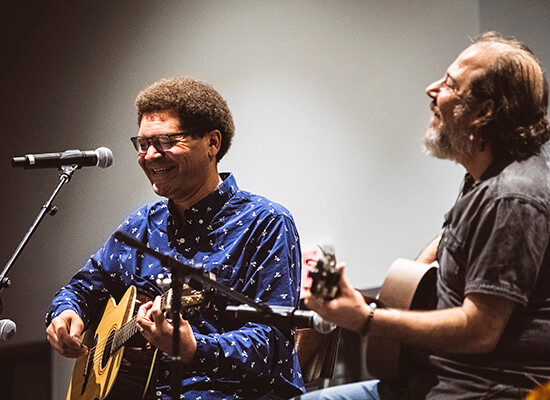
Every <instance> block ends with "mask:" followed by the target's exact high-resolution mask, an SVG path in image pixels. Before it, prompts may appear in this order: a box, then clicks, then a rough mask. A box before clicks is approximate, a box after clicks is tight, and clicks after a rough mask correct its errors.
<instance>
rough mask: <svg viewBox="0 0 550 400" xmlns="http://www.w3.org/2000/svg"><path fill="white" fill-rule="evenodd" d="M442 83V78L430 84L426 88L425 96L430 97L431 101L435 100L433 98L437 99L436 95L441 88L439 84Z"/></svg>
mask: <svg viewBox="0 0 550 400" xmlns="http://www.w3.org/2000/svg"><path fill="white" fill-rule="evenodd" d="M442 82H443V78H442V79H439V80H437V81H435V82H433V83H432V84H430V85H429V86H428V87H427V88H426V94H427V95H428V96H429V97H431V98H432V99H434V100H435V98H436V97H437V94H438V93H439V89H440V88H441V83H442Z"/></svg>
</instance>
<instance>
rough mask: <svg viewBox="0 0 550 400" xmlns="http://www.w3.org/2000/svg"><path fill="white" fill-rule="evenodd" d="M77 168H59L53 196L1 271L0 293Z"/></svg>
mask: <svg viewBox="0 0 550 400" xmlns="http://www.w3.org/2000/svg"><path fill="white" fill-rule="evenodd" d="M78 168H79V166H78V165H76V164H75V165H64V166H62V167H60V169H61V171H62V172H61V173H60V174H59V180H60V182H59V184H58V185H57V187H56V188H55V190H54V191H53V194H52V195H51V197H50V198H49V199H48V201H46V203H44V205H43V206H42V208H41V209H40V212H39V213H38V216H37V217H36V219H35V220H34V222H33V224H32V225H31V227H30V228H29V230H28V231H27V233H26V234H25V236H24V237H23V240H21V242H20V243H19V246H17V249H15V252H14V253H13V255H12V256H11V258H10V259H9V261H8V263H7V264H6V266H5V267H4V269H3V270H2V273H0V293H1V292H2V290H4V289H5V288H8V287H10V286H11V281H10V280H9V278H8V277H7V276H6V275H7V273H8V271H9V270H10V269H11V267H12V266H13V264H14V263H15V261H16V260H17V258H19V256H20V255H21V252H22V251H23V249H24V248H25V246H26V245H27V243H28V242H29V240H30V238H31V236H32V235H33V233H34V232H35V231H36V228H38V225H39V224H40V222H41V221H42V219H44V216H45V215H46V214H50V215H52V216H53V215H55V213H56V212H57V207H55V206H52V202H53V199H55V197H56V196H57V194H58V193H59V191H60V190H61V188H62V187H63V185H64V184H66V183H67V182H69V181H70V180H71V177H72V176H73V173H74V171H76V169H78ZM2 309H3V307H2V301H1V300H0V314H1V313H2Z"/></svg>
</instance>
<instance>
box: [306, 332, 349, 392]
mask: <svg viewBox="0 0 550 400" xmlns="http://www.w3.org/2000/svg"><path fill="white" fill-rule="evenodd" d="M340 333H341V328H339V327H338V328H336V329H334V330H333V331H332V332H330V333H327V334H323V333H319V332H317V331H316V330H315V329H310V328H302V329H297V330H296V353H297V354H298V361H299V363H300V368H301V369H302V376H303V379H304V383H305V385H306V389H308V390H310V389H313V388H325V387H327V386H328V385H329V382H330V379H331V378H332V376H333V374H334V365H335V363H336V355H337V353H338V344H339V342H340ZM315 384H317V387H315Z"/></svg>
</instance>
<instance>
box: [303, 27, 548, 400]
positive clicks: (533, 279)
mask: <svg viewBox="0 0 550 400" xmlns="http://www.w3.org/2000/svg"><path fill="white" fill-rule="evenodd" d="M426 93H427V94H428V96H429V97H430V99H431V109H432V111H433V117H432V120H431V123H430V126H429V128H428V130H427V132H426V134H425V137H424V142H425V146H426V149H427V151H428V152H429V153H430V154H432V155H433V156H435V157H439V158H444V159H449V160H453V161H456V162H458V163H459V164H461V165H462V166H463V167H464V168H465V169H466V172H467V173H466V176H465V179H464V182H463V184H462V188H461V190H460V193H459V196H458V199H457V201H456V203H455V205H454V206H453V208H452V209H451V210H450V211H449V212H448V213H447V214H446V215H445V221H444V228H443V232H442V235H441V236H440V238H438V239H436V240H435V241H434V242H433V243H432V245H431V246H429V247H428V249H427V250H426V251H425V252H423V253H422V255H421V256H420V257H419V260H418V261H422V262H426V263H431V262H433V261H437V262H438V264H439V268H438V279H437V287H436V298H437V304H436V309H435V310H430V311H407V310H396V309H383V308H376V309H375V308H373V307H371V306H370V305H368V304H367V303H366V302H365V300H364V299H363V297H362V296H361V295H360V294H359V292H357V291H356V290H354V289H353V288H352V287H351V286H350V285H349V284H348V283H347V282H346V280H345V279H342V281H341V286H340V295H339V297H337V298H336V299H334V300H331V301H328V302H320V301H318V300H316V298H314V297H308V298H307V299H306V304H308V306H309V307H310V308H312V309H314V310H316V311H317V312H319V314H321V315H322V316H323V317H324V318H325V319H327V320H330V321H332V322H334V323H337V324H338V325H340V326H343V327H345V328H348V329H351V330H354V331H357V332H361V333H363V334H368V335H369V336H383V337H385V338H387V339H389V340H394V341H397V342H401V343H406V344H409V345H412V346H414V347H417V348H421V349H424V350H427V351H428V352H429V353H430V356H429V362H428V363H427V365H418V366H417V368H416V369H415V371H414V372H415V373H414V374H413V376H412V378H411V379H410V380H409V381H408V382H405V383H404V384H403V385H402V386H395V385H388V384H387V383H385V382H379V381H376V380H371V381H366V382H359V383H354V384H350V385H346V386H341V387H335V388H329V389H326V390H321V391H318V392H313V393H309V394H306V395H305V396H303V398H304V399H308V400H311V399H403V398H406V399H432V400H434V399H438V400H443V399H445V400H449V399H451V400H453V399H461V400H463V399H464V400H465V399H521V398H524V397H525V396H526V395H527V393H528V391H529V389H531V388H535V387H537V383H542V382H545V381H546V380H547V379H548V378H549V377H550V341H549V340H548V332H550V241H549V239H550V156H549V152H548V148H547V146H543V144H544V143H546V142H547V141H548V138H549V129H548V126H549V124H548V119H547V112H548V82H547V80H546V78H545V76H544V74H543V71H542V68H541V66H540V64H539V62H538V61H537V59H536V58H535V56H534V55H533V53H532V52H531V51H530V50H529V49H528V48H527V46H525V45H524V44H522V43H520V42H518V41H516V40H514V39H512V38H506V37H503V36H502V35H500V34H497V33H495V32H489V33H485V34H483V35H481V36H480V37H478V38H477V39H476V40H475V41H474V43H473V44H472V45H471V46H469V47H468V48H467V49H466V50H464V51H463V52H462V53H461V54H460V55H459V56H458V58H457V59H456V60H455V61H454V62H453V63H452V64H451V66H450V67H449V68H448V69H447V72H446V73H445V74H444V77H443V78H442V79H440V80H438V81H436V82H434V83H432V84H431V85H430V86H428V88H427V89H426Z"/></svg>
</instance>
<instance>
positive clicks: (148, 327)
mask: <svg viewBox="0 0 550 400" xmlns="http://www.w3.org/2000/svg"><path fill="white" fill-rule="evenodd" d="M136 105H137V110H138V124H139V132H138V135H137V136H135V137H132V138H131V141H132V143H133V145H134V147H135V149H136V150H137V153H138V163H139V165H140V166H141V168H142V169H143V171H144V172H145V175H146V176H147V178H148V179H149V181H150V182H151V185H152V187H153V191H154V192H155V193H156V194H158V195H159V196H162V197H165V198H166V199H167V200H162V201H158V202H156V203H153V204H148V205H146V206H144V207H142V208H140V209H139V210H137V211H135V212H134V213H132V214H131V215H130V216H129V217H128V218H127V219H126V220H125V221H124V222H123V223H122V224H121V225H120V227H119V231H121V232H123V233H126V234H127V235H129V236H131V237H132V238H135V239H136V240H139V241H140V242H142V243H143V244H145V245H146V246H148V247H150V248H152V249H154V250H157V251H159V252H161V253H164V254H168V255H171V256H172V257H174V258H175V259H177V260H179V261H181V262H183V263H185V264H188V265H191V266H199V265H201V266H202V267H203V268H204V269H205V271H206V272H208V273H212V274H213V275H214V276H215V279H216V281H217V282H219V283H222V284H224V285H226V286H228V287H231V288H233V289H234V290H235V291H237V292H240V293H242V294H244V295H246V296H247V297H249V298H250V299H252V300H254V301H256V302H262V303H267V304H270V305H280V306H290V307H296V306H297V304H298V300H299V288H300V266H301V261H300V243H299V238H298V233H297V231H296V227H295V224H294V221H293V219H292V217H291V215H290V214H289V212H288V211H287V210H286V209H285V208H284V207H282V206H281V205H278V204H276V203H273V202H271V201H269V200H267V199H266V198H264V197H262V196H258V195H254V194H251V193H248V192H245V191H242V190H240V189H239V187H238V186H237V183H236V180H235V178H234V176H233V175H232V174H229V173H221V174H220V173H218V162H219V161H220V159H221V158H222V157H223V156H224V155H225V153H226V152H227V150H228V149H229V147H230V145H231V140H232V137H233V133H234V125H233V120H232V117H231V113H230V111H229V108H228V106H227V104H226V102H225V101H224V99H223V98H222V97H221V96H220V95H219V93H218V92H216V91H215V90H214V89H213V88H212V87H211V86H210V85H208V84H206V83H204V82H201V81H198V80H195V79H191V78H186V77H176V78H170V79H163V80H160V81H158V82H156V83H154V84H152V85H151V86H149V87H147V88H146V89H144V90H143V91H142V92H140V93H139V95H138V97H137V99H136ZM168 273H169V270H167V268H166V267H164V266H162V265H160V263H159V261H157V260H156V259H155V258H153V257H151V256H149V255H144V254H142V253H140V252H139V251H136V250H135V249H133V248H131V247H129V246H127V245H125V244H123V243H121V242H120V241H118V240H116V239H115V238H113V237H111V238H110V239H108V240H107V242H106V243H105V244H104V246H103V247H102V248H101V249H100V250H99V251H98V252H97V253H96V254H94V255H93V256H92V257H91V258H90V259H89V260H88V262H87V263H86V265H85V266H84V267H83V268H82V269H81V270H80V271H79V272H77V274H76V275H75V276H74V277H73V279H72V280H71V281H70V283H69V284H68V285H67V286H65V287H63V288H62V289H61V290H60V291H59V292H58V293H57V294H56V295H55V297H54V299H53V302H52V305H51V306H50V309H49V311H48V314H47V323H49V326H48V328H47V330H46V332H47V334H48V340H49V341H50V343H51V345H52V346H53V347H54V349H56V350H57V351H58V352H59V353H60V354H62V355H64V356H66V357H78V356H80V355H82V354H85V353H86V351H88V349H87V348H86V346H83V345H82V343H81V333H82V331H83V330H84V329H85V328H87V327H88V326H89V325H90V324H91V323H92V321H93V320H94V319H95V318H97V317H98V315H99V314H100V312H101V310H102V306H103V304H104V302H105V299H107V298H108V297H109V296H112V297H114V298H115V299H117V300H118V299H120V298H121V297H122V296H123V294H124V293H125V292H126V290H127V289H128V287H130V286H131V285H133V286H135V287H137V289H138V292H139V293H141V294H144V295H147V296H148V297H149V298H154V297H155V296H157V295H159V293H160V291H159V289H158V288H157V286H156V284H155V282H156V279H157V276H159V274H163V275H166V274H168ZM227 302H228V300H227V298H226V297H223V296H222V295H220V294H216V293H215V294H214V295H213V297H212V299H211V300H210V303H209V307H207V308H205V309H201V310H199V311H198V312H195V313H192V314H191V315H189V316H187V319H182V320H181V321H180V330H179V332H180V338H181V340H180V343H179V348H180V352H179V356H180V359H181V363H182V365H183V381H182V383H181V388H179V389H180V392H181V393H182V396H183V397H182V398H186V399H197V398H201V399H244V398H247V399H248V398H258V399H279V398H288V397H291V396H293V395H296V394H299V393H301V392H302V391H303V381H302V378H301V375H300V368H299V365H298V361H297V357H296V353H295V351H294V346H293V343H294V336H293V333H294V332H291V331H290V330H284V329H278V328H276V327H272V326H267V325H262V324H256V323H246V324H243V323H238V322H235V321H230V320H228V319H227V318H224V317H223V311H224V309H225V306H226V305H227ZM137 323H138V326H139V330H140V331H141V333H142V335H143V336H144V337H145V339H146V340H147V341H149V342H150V343H151V344H153V345H154V346H156V347H157V348H158V349H160V350H161V351H162V352H163V353H162V355H161V357H160V361H159V368H157V371H158V372H159V373H158V379H157V380H156V381H155V383H154V384H153V385H151V387H152V390H150V392H149V394H148V398H151V399H152V398H155V399H157V398H158V399H167V398H170V384H169V383H170V376H169V375H170V371H169V368H168V361H169V359H170V357H169V354H170V353H171V352H172V333H173V326H172V324H171V322H170V321H169V320H167V319H166V318H165V317H164V315H163V313H162V310H161V307H160V298H159V297H157V298H156V300H155V301H154V302H151V301H150V302H147V303H145V304H143V305H142V306H141V307H140V309H139V312H138V315H137Z"/></svg>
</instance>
